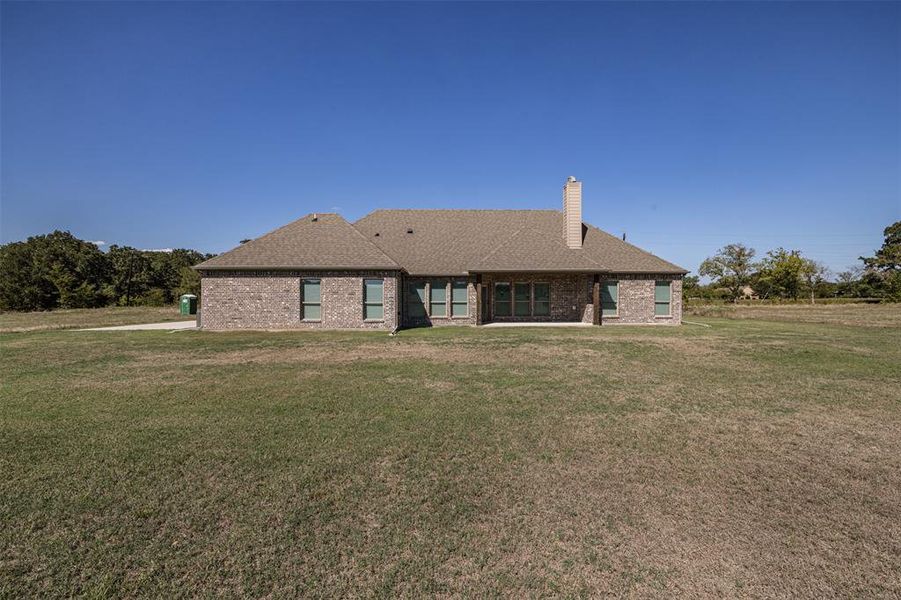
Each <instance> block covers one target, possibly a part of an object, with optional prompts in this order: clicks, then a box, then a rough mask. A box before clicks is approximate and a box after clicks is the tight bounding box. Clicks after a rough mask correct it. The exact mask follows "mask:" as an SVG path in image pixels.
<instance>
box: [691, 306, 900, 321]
mask: <svg viewBox="0 0 901 600" xmlns="http://www.w3.org/2000/svg"><path fill="white" fill-rule="evenodd" d="M695 316H701V317H719V318H726V319H766V320H770V321H792V322H801V323H834V324H837V325H854V326H858V327H892V326H897V325H898V321H899V319H901V305H899V304H824V303H820V304H701V305H698V306H690V307H688V308H686V309H685V317H686V318H687V319H689V320H690V319H691V318H692V317H695Z"/></svg>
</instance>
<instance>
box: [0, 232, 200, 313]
mask: <svg viewBox="0 0 901 600" xmlns="http://www.w3.org/2000/svg"><path fill="white" fill-rule="evenodd" d="M212 256H213V255H211V254H204V253H202V252H198V251H196V250H187V249H177V250H172V251H171V252H169V251H153V250H138V249H136V248H131V247H129V246H117V245H112V246H110V248H109V250H108V251H107V252H102V251H101V250H100V249H99V248H98V247H97V245H96V244H93V243H91V242H86V241H84V240H80V239H78V238H77V237H75V236H74V235H72V234H71V233H69V232H68V231H54V232H53V233H50V234H47V235H38V236H33V237H30V238H28V239H27V240H25V241H24V242H12V243H10V244H5V245H2V246H0V309H2V310H51V309H54V308H96V307H100V306H109V305H119V306H135V305H145V306H163V305H166V304H171V303H173V302H175V301H176V299H177V298H178V297H179V296H180V295H181V294H186V293H193V294H199V292H200V277H199V276H198V275H197V273H196V272H195V271H194V270H193V269H191V267H192V266H193V265H196V264H198V263H200V262H202V261H204V260H206V259H208V258H210V257H212Z"/></svg>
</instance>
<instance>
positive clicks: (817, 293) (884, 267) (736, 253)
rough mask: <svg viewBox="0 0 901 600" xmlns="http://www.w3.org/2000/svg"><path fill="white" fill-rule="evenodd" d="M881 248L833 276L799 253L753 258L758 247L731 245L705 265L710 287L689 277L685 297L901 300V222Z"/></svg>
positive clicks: (890, 230)
mask: <svg viewBox="0 0 901 600" xmlns="http://www.w3.org/2000/svg"><path fill="white" fill-rule="evenodd" d="M883 234H884V236H885V240H884V242H883V244H882V247H881V248H880V249H879V250H877V251H876V252H875V254H874V255H873V256H868V257H864V256H861V257H860V261H861V264H860V265H858V266H855V267H852V268H850V269H848V270H846V271H842V272H840V273H837V274H835V276H834V277H833V274H832V273H830V271H829V270H828V269H827V268H826V267H825V266H823V265H822V264H821V263H818V262H817V261H814V260H811V259H809V258H807V257H805V256H803V255H802V254H801V252H800V251H799V250H786V249H785V248H776V249H775V250H770V251H769V252H767V253H766V255H765V256H764V257H763V258H762V259H761V260H759V261H758V260H755V257H756V255H757V253H756V251H755V250H754V248H749V247H748V246H746V245H744V244H729V245H727V246H725V247H723V248H721V249H720V250H719V251H718V252H717V253H716V254H715V255H714V256H711V257H710V258H707V259H706V260H704V262H702V263H701V266H700V268H699V269H698V275H700V276H701V277H709V278H710V279H711V283H710V284H709V285H706V286H704V285H701V284H700V278H699V277H697V276H688V277H686V278H685V281H684V283H683V293H684V294H685V296H686V297H688V298H692V297H694V298H702V299H717V298H718V299H729V300H733V301H734V300H738V299H740V298H742V297H746V296H749V295H753V296H754V297H757V298H764V299H792V300H797V299H799V298H801V297H802V296H803V297H809V298H810V301H811V302H814V301H815V299H816V298H824V297H844V298H880V299H884V300H889V301H895V302H898V301H901V221H897V222H895V223H893V224H892V225H889V226H888V227H886V228H885V230H884V232H883Z"/></svg>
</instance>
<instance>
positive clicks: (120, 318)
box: [0, 306, 192, 333]
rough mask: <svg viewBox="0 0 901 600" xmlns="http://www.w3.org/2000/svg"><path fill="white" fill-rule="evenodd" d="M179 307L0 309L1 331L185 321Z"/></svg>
mask: <svg viewBox="0 0 901 600" xmlns="http://www.w3.org/2000/svg"><path fill="white" fill-rule="evenodd" d="M191 318H192V317H184V316H182V315H180V314H179V312H178V307H177V306H109V307H106V308H73V309H59V310H48V311H36V312H14V311H7V312H3V311H0V333H17V332H19V333H20V332H27V331H48V330H52V329H83V328H88V327H111V326H114V325H136V324H141V323H163V322H167V321H186V320H188V321H189V320H191Z"/></svg>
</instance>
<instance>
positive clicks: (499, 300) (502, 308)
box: [494, 283, 511, 317]
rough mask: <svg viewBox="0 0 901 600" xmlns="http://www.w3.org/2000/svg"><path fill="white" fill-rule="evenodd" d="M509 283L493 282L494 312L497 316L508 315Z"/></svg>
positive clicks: (509, 307)
mask: <svg viewBox="0 0 901 600" xmlns="http://www.w3.org/2000/svg"><path fill="white" fill-rule="evenodd" d="M510 300H511V297H510V284H509V283H495V284H494V314H495V316H498V317H509V316H510V314H511V312H510V309H511V306H510Z"/></svg>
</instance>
